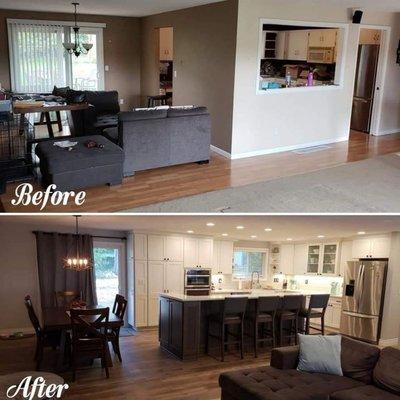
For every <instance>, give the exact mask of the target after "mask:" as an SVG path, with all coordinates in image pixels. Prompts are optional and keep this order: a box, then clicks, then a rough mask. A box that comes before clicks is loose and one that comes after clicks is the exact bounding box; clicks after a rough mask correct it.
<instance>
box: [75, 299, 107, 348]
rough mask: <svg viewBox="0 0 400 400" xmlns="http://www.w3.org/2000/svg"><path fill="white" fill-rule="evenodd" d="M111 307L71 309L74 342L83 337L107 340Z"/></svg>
mask: <svg viewBox="0 0 400 400" xmlns="http://www.w3.org/2000/svg"><path fill="white" fill-rule="evenodd" d="M109 315H110V309H109V308H108V307H107V308H97V309H93V310H80V309H71V310H70V316H71V326H72V342H78V341H79V340H81V339H88V338H91V337H92V338H100V339H105V340H106V333H107V330H108V319H109Z"/></svg>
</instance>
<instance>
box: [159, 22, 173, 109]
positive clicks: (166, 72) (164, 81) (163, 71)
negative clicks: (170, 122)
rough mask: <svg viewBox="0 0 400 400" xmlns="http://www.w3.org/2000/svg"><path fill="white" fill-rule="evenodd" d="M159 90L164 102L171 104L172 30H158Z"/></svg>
mask: <svg viewBox="0 0 400 400" xmlns="http://www.w3.org/2000/svg"><path fill="white" fill-rule="evenodd" d="M158 31H159V88H160V95H162V96H166V102H167V104H168V105H170V106H172V103H173V101H172V100H173V81H174V28H172V27H166V28H159V29H158Z"/></svg>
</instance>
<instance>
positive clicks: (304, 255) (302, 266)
mask: <svg viewBox="0 0 400 400" xmlns="http://www.w3.org/2000/svg"><path fill="white" fill-rule="evenodd" d="M307 260H308V244H296V245H295V246H294V263H293V272H294V273H295V275H304V274H306V273H307Z"/></svg>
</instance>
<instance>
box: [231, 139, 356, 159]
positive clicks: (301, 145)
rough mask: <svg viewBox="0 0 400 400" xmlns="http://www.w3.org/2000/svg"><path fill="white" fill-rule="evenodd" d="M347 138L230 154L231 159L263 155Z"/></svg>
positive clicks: (337, 141) (343, 140)
mask: <svg viewBox="0 0 400 400" xmlns="http://www.w3.org/2000/svg"><path fill="white" fill-rule="evenodd" d="M348 140H349V137H348V136H343V137H340V138H336V139H333V138H332V139H327V140H319V141H317V142H311V143H303V144H297V145H294V146H284V147H275V148H273V149H265V150H257V151H250V152H247V153H238V154H231V159H232V160H238V159H241V158H249V157H256V156H264V155H268V154H275V153H283V152H285V151H294V150H300V149H306V148H308V147H315V146H322V145H327V144H333V143H339V142H346V141H348Z"/></svg>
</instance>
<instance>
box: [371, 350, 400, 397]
mask: <svg viewBox="0 0 400 400" xmlns="http://www.w3.org/2000/svg"><path fill="white" fill-rule="evenodd" d="M399 371H400V349H398V348H395V347H386V348H385V349H383V350H382V351H381V356H380V357H379V361H378V364H377V365H376V367H375V369H374V383H375V385H377V386H379V387H380V388H382V389H385V390H388V391H389V392H392V393H394V394H397V395H400V373H399Z"/></svg>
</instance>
